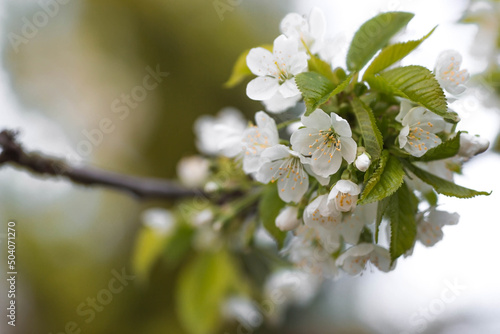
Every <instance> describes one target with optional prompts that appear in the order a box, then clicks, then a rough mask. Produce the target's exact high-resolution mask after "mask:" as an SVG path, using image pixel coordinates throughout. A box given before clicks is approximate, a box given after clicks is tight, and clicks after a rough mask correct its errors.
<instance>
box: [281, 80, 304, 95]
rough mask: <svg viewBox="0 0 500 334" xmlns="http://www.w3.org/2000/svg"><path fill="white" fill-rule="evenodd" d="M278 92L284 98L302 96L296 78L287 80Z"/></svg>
mask: <svg viewBox="0 0 500 334" xmlns="http://www.w3.org/2000/svg"><path fill="white" fill-rule="evenodd" d="M278 91H279V92H280V94H281V95H282V96H283V97H284V98H290V97H295V96H297V95H300V90H299V88H298V87H297V84H296V83H295V78H292V79H288V80H286V81H285V82H284V83H283V84H281V86H280V87H279V89H278Z"/></svg>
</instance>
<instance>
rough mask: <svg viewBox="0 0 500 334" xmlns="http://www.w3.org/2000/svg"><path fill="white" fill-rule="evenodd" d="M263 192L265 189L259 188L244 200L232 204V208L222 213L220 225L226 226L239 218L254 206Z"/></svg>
mask: <svg viewBox="0 0 500 334" xmlns="http://www.w3.org/2000/svg"><path fill="white" fill-rule="evenodd" d="M263 190H264V187H259V189H257V190H254V191H251V192H250V193H248V194H247V195H246V196H244V197H243V198H240V199H238V200H236V201H234V202H232V203H230V208H229V209H227V210H224V211H225V212H224V211H223V212H222V213H221V216H220V217H219V218H220V219H218V221H219V222H220V224H221V225H222V226H224V225H225V224H226V223H229V222H230V221H231V220H233V218H235V217H236V216H238V215H239V214H240V213H241V212H242V211H243V210H245V209H247V208H249V207H251V206H252V205H254V204H255V202H257V200H258V199H259V198H260V196H261V195H262V192H263Z"/></svg>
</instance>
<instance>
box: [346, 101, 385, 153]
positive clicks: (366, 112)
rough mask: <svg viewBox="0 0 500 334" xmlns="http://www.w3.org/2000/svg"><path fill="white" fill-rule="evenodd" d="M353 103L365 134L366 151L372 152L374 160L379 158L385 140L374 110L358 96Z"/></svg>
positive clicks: (362, 132)
mask: <svg viewBox="0 0 500 334" xmlns="http://www.w3.org/2000/svg"><path fill="white" fill-rule="evenodd" d="M351 104H352V109H353V111H354V114H355V115H356V119H357V121H358V125H359V128H360V129H361V134H362V135H363V141H364V145H365V148H366V151H367V152H368V154H370V156H371V157H372V160H377V159H378V158H379V157H380V153H381V152H382V147H383V145H384V142H383V139H382V134H381V133H380V130H379V128H378V126H377V122H376V121H375V117H374V116H373V112H372V111H371V109H370V107H369V106H367V105H366V104H364V103H363V101H361V100H360V99H358V98H356V97H355V98H354V99H353V100H352V102H351Z"/></svg>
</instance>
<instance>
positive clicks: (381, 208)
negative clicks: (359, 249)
mask: <svg viewBox="0 0 500 334" xmlns="http://www.w3.org/2000/svg"><path fill="white" fill-rule="evenodd" d="M389 202H390V197H386V198H384V199H383V200H381V201H378V203H377V217H376V218H375V242H376V243H378V233H379V229H380V224H381V223H382V219H383V218H384V216H385V215H386V210H387V208H388V206H389Z"/></svg>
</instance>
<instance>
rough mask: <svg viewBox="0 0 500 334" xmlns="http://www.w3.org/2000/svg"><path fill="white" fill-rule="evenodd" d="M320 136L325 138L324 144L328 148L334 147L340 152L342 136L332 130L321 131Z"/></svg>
mask: <svg viewBox="0 0 500 334" xmlns="http://www.w3.org/2000/svg"><path fill="white" fill-rule="evenodd" d="M319 135H320V136H321V137H322V138H323V143H324V144H325V145H326V147H328V148H330V147H332V146H333V148H334V149H335V150H337V151H340V146H341V141H340V136H339V135H338V134H337V133H336V132H335V131H334V130H333V129H332V128H330V129H328V130H319Z"/></svg>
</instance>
